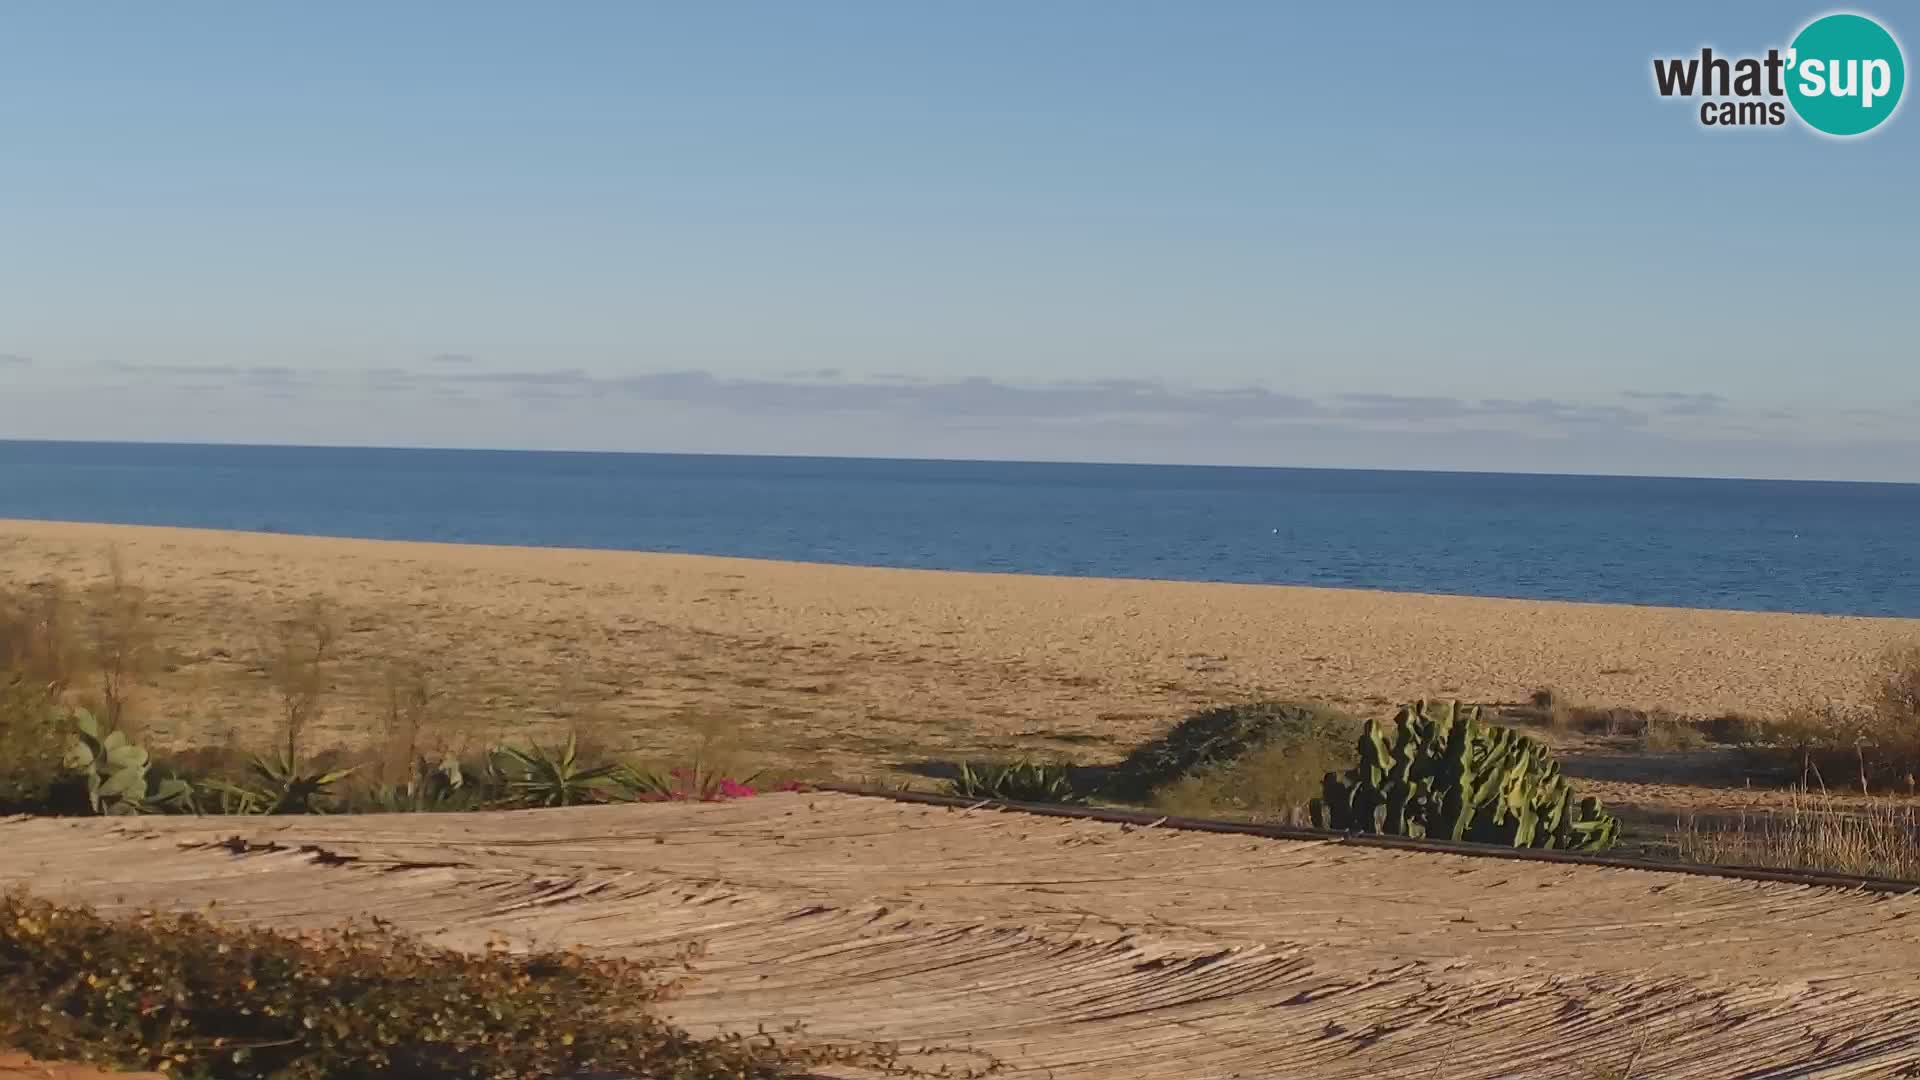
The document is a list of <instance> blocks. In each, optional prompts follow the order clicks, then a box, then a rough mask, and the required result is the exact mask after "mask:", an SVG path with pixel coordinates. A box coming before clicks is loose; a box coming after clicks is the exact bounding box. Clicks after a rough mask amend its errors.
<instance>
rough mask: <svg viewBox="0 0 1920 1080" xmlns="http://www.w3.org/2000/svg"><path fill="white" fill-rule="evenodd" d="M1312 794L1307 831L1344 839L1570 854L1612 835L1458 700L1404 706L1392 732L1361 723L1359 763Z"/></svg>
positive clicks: (1609, 825)
mask: <svg viewBox="0 0 1920 1080" xmlns="http://www.w3.org/2000/svg"><path fill="white" fill-rule="evenodd" d="M1321 788H1322V792H1321V797H1320V798H1319V799H1316V800H1314V802H1313V807H1312V810H1313V820H1314V824H1316V825H1318V826H1320V827H1321V828H1330V829H1341V830H1344V831H1347V832H1365V833H1376V832H1377V833H1387V834H1390V835H1394V836H1410V837H1431V838H1434V839H1441V840H1467V841H1472V842H1474V843H1482V844H1504V845H1507V846H1510V847H1538V848H1562V849H1566V850H1572V851H1598V850H1602V849H1604V848H1608V847H1611V846H1613V844H1614V842H1615V841H1616V840H1617V839H1618V838H1619V833H1620V823H1619V822H1618V821H1617V820H1615V818H1614V817H1613V815H1611V814H1608V813H1607V812H1605V811H1604V810H1602V809H1601V807H1600V800H1598V799H1595V798H1591V797H1589V798H1585V799H1579V800H1578V801H1576V800H1575V797H1574V793H1573V788H1572V786H1571V785H1569V784H1568V783H1567V781H1566V778H1565V777H1563V776H1562V775H1561V774H1560V763H1559V762H1557V761H1555V760H1554V759H1553V754H1552V753H1551V752H1550V751H1549V750H1548V749H1547V748H1546V747H1545V746H1544V745H1542V744H1541V743H1538V742H1535V741H1534V740H1532V739H1529V738H1527V737H1526V736H1524V735H1521V734H1519V733H1518V732H1515V731H1513V730H1511V729H1509V728H1503V727H1497V726H1494V725H1492V724H1488V723H1485V722H1484V721H1482V720H1481V719H1480V709H1479V706H1476V705H1469V706H1462V705H1461V704H1460V703H1458V702H1451V701H1450V702H1428V701H1419V702H1415V703H1413V704H1411V705H1407V706H1404V707H1402V708H1401V710H1400V711H1399V713H1398V714H1396V715H1395V716H1394V720H1393V726H1392V729H1391V731H1389V729H1388V728H1387V727H1386V726H1384V725H1382V724H1381V723H1380V721H1378V720H1369V721H1368V722H1367V726H1366V728H1365V729H1364V730H1363V731H1362V732H1361V735H1360V761H1359V764H1357V765H1355V766H1354V767H1353V768H1352V769H1351V770H1349V771H1348V772H1347V773H1346V774H1345V775H1341V774H1338V773H1328V774H1327V775H1326V778H1325V779H1324V780H1323V781H1322V783H1321Z"/></svg>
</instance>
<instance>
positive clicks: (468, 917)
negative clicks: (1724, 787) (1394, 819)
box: [0, 794, 1920, 1080]
mask: <svg viewBox="0 0 1920 1080" xmlns="http://www.w3.org/2000/svg"><path fill="white" fill-rule="evenodd" d="M236 838H237V839H238V841H239V843H234V842H233V841H234V840H235V839H236ZM242 848H244V849H245V850H244V852H238V851H236V849H242ZM0 852H4V854H0V883H8V884H25V885H27V886H29V887H30V888H31V889H32V890H33V891H34V892H36V893H40V894H43V895H47V896H50V897H54V898H59V899H66V900H73V901H82V902H86V903H90V904H95V905H99V906H101V907H104V908H109V909H111V908H144V907H165V908H203V907H205V906H206V905H207V904H209V903H211V904H213V905H215V906H214V911H215V913H216V916H217V917H220V918H225V919H232V920H236V921H245V922H254V923H266V924H270V925H275V926H286V927H299V926H313V925H325V924H333V923H337V922H339V921H341V920H342V919H345V918H350V917H356V916H364V915H379V916H381V917H383V918H386V919H389V920H392V921H394V922H396V923H398V924H399V925H400V926H402V927H403V928H406V929H409V930H412V931H416V932H419V933H422V934H425V935H427V936H429V937H432V938H434V939H436V940H439V941H442V942H444V943H447V944H451V945H455V946H462V947H472V946H477V945H479V944H481V943H483V942H484V941H486V940H487V939H488V938H490V937H495V936H500V935H505V936H508V937H510V938H512V939H515V940H519V941H525V942H531V943H537V944H541V945H579V946H584V947H588V948H592V949H600V950H607V951H610V952H617V953H626V954H635V955H649V954H658V953H662V952H664V951H667V950H671V949H673V948H675V947H678V946H681V945H684V944H686V943H689V942H702V943H704V944H705V945H706V947H707V951H706V953H705V955H704V957H703V958H702V959H701V960H699V961H698V962H697V963H696V971H697V973H698V974H697V977H696V978H695V979H694V981H693V982H692V983H691V985H690V986H689V988H688V990H687V993H686V994H685V996H683V997H681V998H679V999H678V1000H677V1001H676V1002H675V1003H674V1006H673V1015H674V1017H675V1019H677V1020H678V1021H679V1022H681V1023H683V1024H685V1025H687V1026H689V1027H691V1028H693V1029H695V1030H699V1031H706V1030H714V1029H743V1028H744V1029H749V1030H750V1029H753V1028H755V1027H758V1026H761V1025H765V1026H767V1027H768V1028H774V1027H777V1026H780V1025H784V1024H788V1023H794V1022H800V1023H804V1024H805V1025H806V1026H807V1028H808V1030H809V1031H810V1032H811V1033H812V1034H814V1035H816V1036H824V1037H847V1038H856V1039H883V1040H898V1041H900V1042H902V1043H904V1044H908V1045H925V1044H941V1045H946V1046H965V1047H970V1048H973V1049H974V1050H976V1051H978V1052H979V1053H981V1054H985V1055H991V1056H992V1057H994V1058H996V1059H999V1060H1001V1061H1002V1062H1004V1063H1005V1064H1006V1066H1007V1067H1008V1071H1007V1074H1006V1075H1010V1076H1017V1077H1034V1078H1040V1077H1052V1078H1057V1080H1071V1078H1089V1080H1091V1078H1096V1077H1099V1078H1126V1077H1138V1078H1156V1080H1157V1078H1167V1080H1201V1078H1208V1077H1246V1078H1254V1077H1274V1078H1287V1080H1320V1078H1325V1080H1343V1078H1361V1077H1365V1078H1401V1077H1404V1078H1407V1080H1423V1078H1436V1080H1460V1078H1481V1077H1484V1078H1487V1080H1493V1078H1512V1077H1539V1078H1549V1077H1566V1078H1568V1080H1576V1078H1577V1080H1592V1078H1594V1077H1596V1076H1601V1077H1603V1076H1607V1075H1610V1074H1613V1075H1617V1074H1618V1071H1619V1070H1621V1069H1623V1068H1624V1067H1625V1066H1626V1065H1627V1064H1628V1062H1629V1061H1631V1062H1633V1072H1632V1075H1633V1076H1634V1077H1635V1078H1636V1080H1688V1078H1700V1080H1729V1078H1748V1080H1758V1078H1771V1080H1785V1078H1788V1077H1796V1078H1797V1077H1810V1078H1811V1077H1817V1078H1820V1080H1840V1078H1855V1077H1896V1076H1902V1075H1920V979H1917V978H1916V974H1915V973H1916V972H1920V897H1914V896H1897V895H1886V894H1868V893H1862V892H1857V891H1851V890H1846V889H1839V888H1827V887H1810V886H1804V885H1792V884H1783V883H1773V882H1755V881H1742V880H1728V879H1721V878H1711V877H1698V876H1688V875H1681V874H1673V873H1661V872H1654V871H1643V870H1628V869H1611V868H1596V867H1590V866H1563V865H1553V864H1536V863H1523V862H1514V861H1509V860H1495V859H1482V858H1472V857H1465V856H1458V855H1441V854H1430V853H1423V852H1408V851H1394V850H1384V849H1367V848H1356V847H1350V846H1344V845H1335V844H1328V843H1317V842H1311V841H1300V840H1274V839H1262V838H1254V837H1246V836H1230V835H1216V834H1204V833H1194V832H1181V831H1172V830H1168V829H1164V828H1163V829H1153V828H1139V827H1133V826H1125V825H1116V824H1110V823H1101V822H1089V821H1074V820H1062V819H1054V818H1040V817H1035V816H1031V815H1026V814H1020V813H1012V812H994V811H988V810H975V811H966V810H957V809H950V808H944V807H932V806H924V805H914V804H907V803H899V802H894V801H890V800H886V799H879V798H865V797H860V796H855V795H846V794H808V795H770V796H761V797H758V798H753V799H747V800H742V801H739V802H734V803H721V804H705V805H699V804H695V805H685V804H675V805H640V806H608V807H592V808H582V809H572V810H550V811H528V812H517V813H496V814H470V815H396V816H365V817H315V818H273V819H262V818H254V819H241V818H199V819H196V818H142V819H131V820H120V821H110V820H101V819H86V820H77V819H64V820H55V819H10V820H6V821H4V822H0ZM951 1060H954V1061H956V1062H961V1061H964V1060H966V1055H964V1054H962V1055H958V1056H956V1057H954V1058H952V1059H951Z"/></svg>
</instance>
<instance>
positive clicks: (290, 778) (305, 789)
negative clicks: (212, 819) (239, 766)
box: [196, 754, 354, 814]
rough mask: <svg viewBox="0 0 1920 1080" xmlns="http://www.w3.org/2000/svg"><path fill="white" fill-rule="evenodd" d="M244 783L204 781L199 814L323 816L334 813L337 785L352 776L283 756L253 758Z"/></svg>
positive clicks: (348, 770)
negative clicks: (248, 774)
mask: <svg viewBox="0 0 1920 1080" xmlns="http://www.w3.org/2000/svg"><path fill="white" fill-rule="evenodd" d="M247 769H248V772H249V773H250V774H251V775H250V776H249V777H248V778H247V780H246V781H244V782H240V783H235V782H233V781H228V780H207V781H203V782H202V783H201V784H200V785H199V790H198V792H197V793H196V794H198V795H199V796H200V799H199V801H198V803H197V805H198V809H199V810H200V811H201V812H202V813H221V814H324V813H328V812H330V811H332V810H335V809H338V808H339V807H340V805H341V803H340V799H341V792H340V791H339V790H338V785H339V784H340V782H341V781H342V780H345V779H346V778H347V777H349V776H351V775H352V774H353V772H354V770H353V769H351V768H346V769H321V768H318V767H316V766H314V765H311V764H306V763H303V762H301V761H298V760H296V759H294V758H291V757H287V756H286V755H285V754H281V755H277V756H275V757H270V758H268V757H256V758H254V759H253V760H252V761H251V762H250V763H249V764H248V766H247Z"/></svg>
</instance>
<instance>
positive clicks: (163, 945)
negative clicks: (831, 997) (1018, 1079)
mask: <svg viewBox="0 0 1920 1080" xmlns="http://www.w3.org/2000/svg"><path fill="white" fill-rule="evenodd" d="M673 988H674V984H673V982H672V981H671V980H670V979H669V978H667V977H665V975H664V973H663V972H662V971H661V969H660V968H659V966H658V965H655V964H649V963H644V962H639V961H633V960H621V959H614V958H604V957H598V958H597V957H590V956H587V955H584V954H582V953H578V952H544V953H534V954H519V953H513V952H509V951H507V950H506V949H505V948H503V947H498V946H496V947H491V948H489V949H487V950H485V951H482V952H477V953H461V952H454V951H451V950H446V949H440V948H435V947H432V946H428V945H425V944H423V943H421V942H419V941H417V940H414V939H412V938H410V937H407V936H405V935H402V934H400V933H397V932H396V931H394V930H392V929H390V928H388V927H386V926H384V925H382V924H379V923H375V924H374V925H373V926H371V927H368V928H348V929H340V930H334V931H329V932H324V933H318V934H309V935H305V936H302V937H298V938H296V937H291V936H286V935H282V934H279V933H275V932H272V931H268V930H263V929H241V928H233V927H226V926H221V925H218V924H215V923H212V922H209V921H207V920H206V919H203V918H200V917H198V916H194V915H155V914H146V915H140V916H136V917H133V918H130V919H108V918H105V917H102V916H100V915H98V914H95V913H93V912H91V911H88V910H85V909H80V908H69V907H61V906H57V905H54V904H51V903H47V902H45V901H41V900H37V899H34V898H31V897H28V896H26V895H24V894H22V893H20V892H11V893H6V894H4V895H0V1046H7V1047H10V1048H17V1049H20V1050H24V1051H26V1052H28V1053H30V1054H33V1055H35V1056H36V1057H40V1058H43V1059H46V1060H64V1061H82V1062H89V1063H95V1064H101V1065H108V1066H115V1067H127V1068H144V1069H157V1070H162V1071H166V1072H168V1073H170V1074H175V1075H183V1076H200V1077H207V1078H210V1080H256V1078H259V1080H265V1078H272V1080H323V1078H325V1080H333V1078H348V1080H352V1078H371V1077H418V1078H421V1080H455V1078H459V1080H468V1078H472V1080H481V1078H487V1080H495V1078H519V1077H527V1078H531V1077H550V1076H565V1075H573V1074H576V1073H581V1072H587V1071H609V1072H611V1071H619V1072H624V1073H628V1074H631V1075H639V1076H657V1077H674V1078H677V1080H720V1078H722V1077H725V1078H732V1080H773V1078H775V1077H782V1076H790V1075H793V1074H795V1073H798V1072H802V1071H808V1070H811V1069H817V1068H819V1067H822V1066H851V1067H857V1068H860V1069H863V1070H866V1069H872V1070H876V1071H880V1072H887V1073H892V1074H895V1075H908V1074H913V1073H914V1072H915V1070H911V1069H908V1068H906V1067H904V1066H902V1065H901V1064H900V1062H899V1060H898V1059H897V1058H896V1057H895V1056H894V1055H893V1054H891V1053H889V1052H887V1051H885V1050H883V1049H881V1048H878V1047H867V1046H851V1047H847V1046H839V1047H836V1046H819V1045H782V1044H779V1043H776V1042H775V1041H774V1040H772V1039H769V1038H767V1037H765V1036H754V1037H723V1038H717V1039H696V1038H694V1037H692V1036H690V1035H688V1034H687V1033H686V1032H684V1031H681V1030H679V1029H678V1028H675V1027H673V1026H672V1025H670V1024H668V1023H667V1022H665V1021H664V1020H661V1019H659V1018H658V1017H657V1016H656V1015H654V1013H653V1011H652V1010H653V1009H654V1008H655V1006H656V1005H657V1003H658V1002H660V1001H661V999H663V998H664V997H666V996H667V995H668V994H669V993H670V992H671V991H672V990H673ZM786 1041H787V1043H789V1044H792V1043H793V1039H792V1038H791V1037H789V1038H788V1039H787V1040H786Z"/></svg>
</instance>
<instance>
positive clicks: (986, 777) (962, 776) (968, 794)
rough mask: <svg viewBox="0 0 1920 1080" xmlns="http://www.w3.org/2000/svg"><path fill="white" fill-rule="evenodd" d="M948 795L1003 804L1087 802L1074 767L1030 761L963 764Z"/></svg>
mask: <svg viewBox="0 0 1920 1080" xmlns="http://www.w3.org/2000/svg"><path fill="white" fill-rule="evenodd" d="M946 793H947V794H949V795H958V796H960V797H961V798H966V799H996V800H999V801H1001V802H1025V803H1084V802H1086V801H1087V796H1086V794H1085V793H1084V792H1081V791H1079V790H1077V789H1076V788H1075V787H1074V784H1073V775H1072V769H1071V766H1067V765H1059V764H1054V763H1051V762H1044V761H1034V760H1032V759H1030V758H1022V759H1021V760H1019V761H1011V762H972V761H965V762H961V763H960V771H959V774H958V775H956V776H955V777H954V778H953V779H952V780H949V781H948V782H947V786H946Z"/></svg>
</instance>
